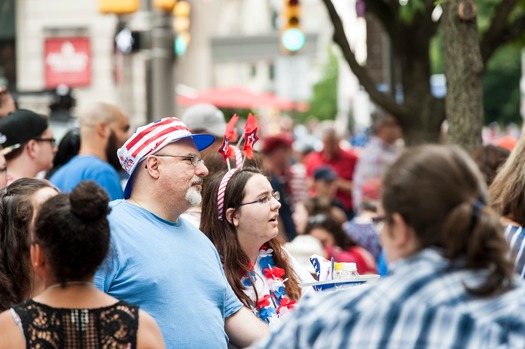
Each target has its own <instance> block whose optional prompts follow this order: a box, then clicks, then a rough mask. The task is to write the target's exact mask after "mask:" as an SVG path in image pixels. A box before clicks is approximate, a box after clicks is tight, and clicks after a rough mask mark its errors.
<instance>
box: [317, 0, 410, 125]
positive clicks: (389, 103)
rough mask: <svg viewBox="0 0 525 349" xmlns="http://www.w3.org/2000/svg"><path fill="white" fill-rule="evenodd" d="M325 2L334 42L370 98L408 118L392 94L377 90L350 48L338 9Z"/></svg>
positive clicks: (396, 113)
mask: <svg viewBox="0 0 525 349" xmlns="http://www.w3.org/2000/svg"><path fill="white" fill-rule="evenodd" d="M323 2H324V3H325V5H326V8H327V10H328V14H329V15H330V19H331V20H332V23H333V25H334V37H333V39H334V42H335V43H336V44H338V45H339V47H340V48H341V51H342V52H343V55H344V57H345V59H346V61H347V62H348V65H349V66H350V69H352V72H353V73H354V74H355V76H356V77H357V78H358V79H359V82H360V83H361V85H363V87H364V88H365V90H366V91H367V92H368V95H369V96H370V98H371V99H372V100H373V101H374V102H375V103H377V104H378V105H380V106H381V107H382V108H383V109H385V110H387V111H389V112H390V113H392V114H393V115H395V116H396V117H399V118H401V119H406V118H407V115H408V113H407V111H406V110H405V108H403V107H402V106H401V105H399V104H397V103H396V101H395V100H394V99H393V98H391V97H390V96H388V95H386V94H384V93H381V92H379V91H378V90H377V88H376V84H375V82H374V81H373V80H372V78H371V77H370V75H369V74H368V71H367V70H366V68H364V67H362V66H361V65H359V63H358V62H357V60H356V58H355V55H354V53H353V52H352V49H351V48H350V45H349V44H348V39H347V38H346V34H345V31H344V27H343V23H342V21H341V18H340V17H339V15H338V14H337V11H336V9H335V7H334V5H333V4H332V0H323Z"/></svg>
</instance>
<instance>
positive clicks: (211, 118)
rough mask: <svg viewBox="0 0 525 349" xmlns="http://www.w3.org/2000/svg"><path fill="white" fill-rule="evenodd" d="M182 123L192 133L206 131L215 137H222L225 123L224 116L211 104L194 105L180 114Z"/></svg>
mask: <svg viewBox="0 0 525 349" xmlns="http://www.w3.org/2000/svg"><path fill="white" fill-rule="evenodd" d="M181 120H182V122H184V123H185V124H186V126H188V128H189V129H190V130H192V131H194V130H206V131H207V132H209V133H211V134H213V135H214V136H216V137H222V136H224V132H226V121H225V120H224V114H223V113H222V111H220V110H219V109H218V108H217V107H215V106H214V105H212V104H207V103H199V104H195V105H193V106H191V107H189V108H188V109H186V110H185V111H184V113H182V116H181Z"/></svg>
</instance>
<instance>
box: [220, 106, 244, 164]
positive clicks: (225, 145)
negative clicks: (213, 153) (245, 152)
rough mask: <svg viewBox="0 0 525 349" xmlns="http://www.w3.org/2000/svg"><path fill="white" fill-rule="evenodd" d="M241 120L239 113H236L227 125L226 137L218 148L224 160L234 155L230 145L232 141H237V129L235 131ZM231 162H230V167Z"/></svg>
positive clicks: (226, 160)
mask: <svg viewBox="0 0 525 349" xmlns="http://www.w3.org/2000/svg"><path fill="white" fill-rule="evenodd" d="M238 120H239V116H238V115H237V114H234V115H233V116H232V118H231V119H230V121H228V124H227V125H226V132H225V133H224V139H223V140H222V144H221V146H220V148H219V150H218V152H219V153H220V154H221V155H222V158H223V160H224V162H228V159H229V158H231V157H232V156H233V152H234V150H233V148H232V146H231V145H230V142H235V141H237V131H235V124H236V123H237V121H238ZM229 167H230V166H229V162H228V168H229Z"/></svg>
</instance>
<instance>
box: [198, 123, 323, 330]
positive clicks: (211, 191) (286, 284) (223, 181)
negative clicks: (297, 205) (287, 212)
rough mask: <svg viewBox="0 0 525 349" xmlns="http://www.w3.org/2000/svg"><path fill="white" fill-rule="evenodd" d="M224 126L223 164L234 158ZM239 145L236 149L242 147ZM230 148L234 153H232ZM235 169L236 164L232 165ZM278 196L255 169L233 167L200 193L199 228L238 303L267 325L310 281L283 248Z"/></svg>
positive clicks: (252, 128) (247, 139) (248, 137)
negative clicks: (215, 250) (201, 197)
mask: <svg viewBox="0 0 525 349" xmlns="http://www.w3.org/2000/svg"><path fill="white" fill-rule="evenodd" d="M235 122H236V120H235V121H234V122H233V123H232V124H230V125H229V126H228V127H227V130H226V134H225V137H224V142H223V145H222V146H221V148H220V149H219V152H220V153H221V154H223V156H224V159H225V160H226V161H227V159H228V156H227V155H228V154H229V156H232V157H233V156H235V150H234V149H235V148H233V146H231V145H230V144H229V143H230V142H235V140H236V135H235V134H234V131H233V132H232V129H233V127H234V123H235ZM257 129H258V128H257V123H256V118H255V116H253V115H251V114H250V116H249V118H248V121H247V122H246V126H245V132H244V136H243V138H242V140H241V141H244V145H243V147H242V149H243V150H244V158H246V157H248V158H250V157H251V155H252V153H251V151H252V149H253V145H254V144H255V142H257V140H258V136H257ZM240 143H241V142H239V144H238V145H239V148H240ZM230 147H232V148H230ZM236 163H237V164H239V161H238V160H236ZM278 199H279V193H278V192H273V189H272V187H271V184H270V182H269V181H268V179H267V178H266V177H265V176H264V175H263V173H262V172H261V171H260V170H259V169H256V168H253V167H247V168H240V167H237V168H234V169H230V170H228V171H222V172H220V173H216V174H215V175H213V176H212V177H211V178H209V179H208V180H207V185H206V186H205V187H204V189H203V202H206V205H203V210H202V218H201V225H200V229H201V230H202V231H203V232H204V233H205V234H206V235H207V236H208V237H209V238H210V240H211V241H212V242H213V244H214V245H215V247H216V248H217V250H218V251H219V255H220V256H221V259H222V263H223V266H224V272H225V274H226V278H227V279H228V282H229V283H230V285H231V287H232V289H233V291H234V292H235V294H236V295H237V297H238V298H239V299H240V300H241V302H242V303H243V304H244V305H245V306H247V307H248V308H250V309H252V310H253V311H254V313H255V314H256V315H257V316H259V318H261V320H263V321H265V322H266V323H267V324H269V325H273V324H275V323H278V322H279V321H280V319H281V318H282V317H284V316H286V314H288V313H289V312H290V311H291V310H293V309H294V306H295V304H296V302H297V301H298V300H299V299H300V298H301V296H302V295H303V294H304V293H305V292H311V288H310V287H309V288H308V289H304V290H302V289H301V287H300V284H302V283H307V282H314V281H315V280H314V279H313V278H312V276H311V275H310V273H309V272H308V271H306V270H305V269H303V268H302V267H301V266H300V264H299V263H298V262H297V261H296V260H295V259H294V258H293V257H292V256H291V255H290V254H289V253H288V252H287V251H286V250H285V249H284V248H283V243H284V240H283V239H282V237H281V236H280V235H279V228H278V225H279V223H278V216H279V213H278V210H279V208H280V206H281V204H280V203H279V200H278Z"/></svg>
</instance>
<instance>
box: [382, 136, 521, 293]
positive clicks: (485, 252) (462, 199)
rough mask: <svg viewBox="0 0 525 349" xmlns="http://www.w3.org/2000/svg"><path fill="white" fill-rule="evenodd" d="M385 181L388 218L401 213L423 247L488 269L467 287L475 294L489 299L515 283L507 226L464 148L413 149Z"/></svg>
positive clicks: (384, 194)
mask: <svg viewBox="0 0 525 349" xmlns="http://www.w3.org/2000/svg"><path fill="white" fill-rule="evenodd" d="M383 183H384V187H383V197H382V203H383V208H384V210H385V215H386V219H387V222H391V221H392V215H393V214H394V213H398V214H400V215H401V216H402V217H403V219H404V220H405V222H406V223H407V224H408V225H409V226H411V227H412V228H413V229H414V231H415V234H416V236H417V239H418V245H419V248H420V249H424V248H427V247H431V246H437V247H441V248H443V250H444V256H445V257H446V258H448V259H449V260H451V261H452V262H454V261H459V260H463V261H464V263H465V264H464V268H466V269H472V270H486V271H487V272H488V276H487V278H486V280H485V281H484V282H483V283H481V284H480V285H478V286H477V287H470V286H465V288H466V289H467V291H468V292H469V293H470V294H473V295H478V296H486V297H488V296H491V295H494V294H498V293H501V292H504V291H505V290H507V289H508V288H509V287H510V286H511V285H512V278H513V270H514V267H513V264H512V262H511V261H510V259H509V257H508V245H507V243H506V241H505V239H504V237H503V227H502V225H501V224H500V222H499V216H498V215H497V214H496V213H495V212H494V211H493V210H492V209H491V208H490V207H489V206H488V200H489V197H488V193H487V188H486V185H485V181H484V179H483V176H482V175H481V173H480V172H479V170H478V168H477V166H476V164H475V163H474V161H473V160H472V159H471V158H470V157H469V155H468V154H467V153H466V152H465V151H463V150H462V149H460V148H459V147H456V146H439V145H425V146H420V147H414V148H411V149H408V150H406V151H405V152H404V153H403V154H402V155H401V156H400V157H399V159H398V160H397V161H396V162H395V163H394V164H393V165H392V166H391V167H390V168H389V170H387V172H386V174H385V177H384V182H383ZM386 233H388V232H387V231H384V232H383V234H386Z"/></svg>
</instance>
